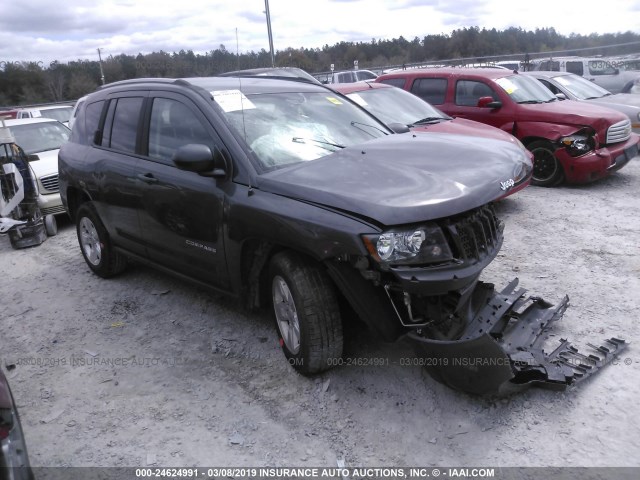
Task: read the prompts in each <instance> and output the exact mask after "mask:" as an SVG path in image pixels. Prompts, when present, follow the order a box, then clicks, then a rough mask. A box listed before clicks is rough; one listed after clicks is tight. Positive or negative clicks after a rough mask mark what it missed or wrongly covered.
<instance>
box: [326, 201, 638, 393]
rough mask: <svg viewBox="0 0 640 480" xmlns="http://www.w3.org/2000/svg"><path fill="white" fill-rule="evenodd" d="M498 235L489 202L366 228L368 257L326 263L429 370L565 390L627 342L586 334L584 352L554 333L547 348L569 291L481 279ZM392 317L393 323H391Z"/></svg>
mask: <svg viewBox="0 0 640 480" xmlns="http://www.w3.org/2000/svg"><path fill="white" fill-rule="evenodd" d="M502 241H503V225H502V223H501V222H500V220H498V218H497V217H496V214H495V211H494V208H493V207H492V205H490V204H487V205H483V206H481V207H478V208H476V209H473V210H471V211H469V212H465V213H463V214H459V215H455V216H453V217H449V218H445V219H441V220H438V221H436V222H433V223H430V224H429V225H428V226H425V227H418V228H415V229H409V230H403V231H397V230H395V229H394V230H393V231H386V232H385V233H382V234H378V235H365V236H363V242H364V244H365V246H366V248H367V250H368V252H369V254H370V261H366V260H365V259H363V258H358V259H356V260H354V261H352V262H351V264H350V267H353V268H348V267H346V265H345V264H344V263H342V264H341V263H332V264H331V265H330V271H331V273H332V277H333V279H334V281H335V282H336V283H337V284H338V285H339V286H340V288H341V290H342V291H343V292H347V293H346V295H347V298H349V299H350V300H351V303H352V306H353V307H354V308H355V309H356V311H358V313H359V315H360V317H361V318H363V319H365V320H366V321H367V323H369V326H370V327H372V328H373V329H374V330H377V331H378V332H379V333H381V334H383V335H385V336H386V337H387V339H393V338H394V335H398V334H401V333H407V334H408V337H409V338H410V339H411V340H413V341H414V342H415V343H416V344H417V345H418V346H419V352H420V353H421V355H423V356H424V357H425V358H424V362H422V363H423V364H424V365H426V366H427V368H428V370H429V373H430V374H431V375H432V376H433V377H434V378H435V379H436V380H438V381H440V382H442V383H444V384H446V385H448V386H450V387H452V388H455V389H458V390H462V391H465V392H468V393H473V394H481V395H484V394H498V395H504V394H509V393H513V392H515V391H518V390H522V389H524V388H526V387H529V386H534V385H536V386H540V387H544V388H549V389H554V390H562V389H564V388H566V387H567V386H569V385H573V384H575V383H577V382H579V381H581V380H584V379H585V378H587V377H589V376H590V375H591V374H593V373H595V372H596V371H598V370H599V369H600V368H601V367H603V366H604V365H606V364H607V363H609V362H610V361H612V360H613V359H614V358H615V356H616V355H617V353H618V352H619V351H621V350H622V349H623V348H625V347H626V342H625V341H624V340H621V339H619V338H610V339H607V340H605V341H604V344H603V345H601V346H596V345H592V344H588V346H589V348H590V349H591V350H592V352H591V353H590V354H588V355H584V354H582V353H580V352H579V351H578V350H577V349H576V348H575V347H574V346H572V345H571V343H570V342H569V341H567V340H565V339H561V340H560V342H559V344H558V345H557V346H556V347H555V349H554V350H553V351H551V352H550V353H546V352H545V351H544V350H543V347H544V342H545V340H547V337H548V336H547V333H548V332H549V329H550V328H551V327H552V325H553V323H554V322H555V321H557V320H559V319H560V318H562V315H563V313H564V312H565V310H566V308H567V307H568V306H569V298H568V297H567V296H565V297H564V298H563V299H561V301H560V302H559V303H558V304H557V305H553V304H551V303H549V302H547V301H545V300H543V299H542V298H539V297H536V296H529V295H527V292H526V290H524V289H522V288H518V279H514V280H513V281H512V282H511V283H510V284H509V285H507V286H506V287H505V288H504V289H503V290H501V291H498V290H496V288H495V287H494V285H492V284H489V283H484V282H481V281H479V280H478V278H479V276H480V273H481V272H482V270H483V269H484V268H485V267H486V266H487V265H488V264H489V263H490V262H491V261H492V260H493V259H494V258H495V257H496V255H497V253H498V251H499V250H500V247H501V245H502ZM354 271H357V272H358V274H357V275H356V274H354V273H353V272H354ZM358 276H359V277H361V278H358ZM361 279H366V283H368V284H369V285H366V283H365V282H362V280H361ZM374 299H375V300H374ZM389 317H393V318H395V320H396V326H398V325H399V327H398V328H397V329H390V328H389V324H388V322H387V321H385V319H388V318H389Z"/></svg>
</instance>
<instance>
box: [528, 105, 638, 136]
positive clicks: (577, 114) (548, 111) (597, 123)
mask: <svg viewBox="0 0 640 480" xmlns="http://www.w3.org/2000/svg"><path fill="white" fill-rule="evenodd" d="M518 107H519V109H518V110H519V111H518V113H517V120H518V121H521V122H547V123H555V124H562V125H575V126H576V127H579V126H590V127H592V128H593V129H594V130H595V131H596V132H598V133H600V134H603V133H604V135H605V136H606V131H607V128H609V127H610V126H611V125H613V124H615V123H618V122H622V121H623V120H626V119H627V116H626V115H624V114H622V113H620V112H617V111H615V110H612V109H610V108H607V107H605V106H604V105H594V104H593V103H590V102H572V101H564V102H561V101H555V102H551V103H538V104H533V105H528V104H521V105H518Z"/></svg>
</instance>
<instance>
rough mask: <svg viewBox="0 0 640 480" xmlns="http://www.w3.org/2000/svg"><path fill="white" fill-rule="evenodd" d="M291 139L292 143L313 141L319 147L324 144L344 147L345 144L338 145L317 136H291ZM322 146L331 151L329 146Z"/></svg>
mask: <svg viewBox="0 0 640 480" xmlns="http://www.w3.org/2000/svg"><path fill="white" fill-rule="evenodd" d="M291 141H292V142H294V143H307V142H313V143H317V144H319V145H320V146H321V147H324V145H329V146H331V147H336V148H346V145H340V144H338V143H331V142H327V141H326V140H319V139H317V138H306V137H293V138H292V139H291ZM324 148H326V149H327V150H331V151H333V150H332V149H331V148H327V147H324Z"/></svg>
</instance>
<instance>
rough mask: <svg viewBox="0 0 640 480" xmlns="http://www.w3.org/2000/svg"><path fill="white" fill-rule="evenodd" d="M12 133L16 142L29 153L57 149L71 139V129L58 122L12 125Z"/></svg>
mask: <svg viewBox="0 0 640 480" xmlns="http://www.w3.org/2000/svg"><path fill="white" fill-rule="evenodd" d="M9 129H10V130H11V133H13V136H14V137H15V138H16V143H17V144H18V145H19V146H20V147H22V150H24V152H25V153H26V154H27V155H30V154H32V153H39V152H44V151H46V150H55V149H58V148H60V147H61V146H62V144H63V143H66V142H67V140H69V132H70V130H69V129H68V128H67V127H65V126H64V125H62V124H61V123H58V122H40V123H26V124H23V125H11V126H10V127H9Z"/></svg>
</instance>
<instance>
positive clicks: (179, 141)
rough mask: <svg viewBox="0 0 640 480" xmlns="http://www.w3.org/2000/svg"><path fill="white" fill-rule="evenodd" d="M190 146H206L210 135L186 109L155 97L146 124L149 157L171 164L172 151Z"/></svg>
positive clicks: (209, 144) (211, 145)
mask: <svg viewBox="0 0 640 480" xmlns="http://www.w3.org/2000/svg"><path fill="white" fill-rule="evenodd" d="M190 143H199V144H204V145H207V146H209V147H213V144H214V142H213V139H212V137H211V134H210V133H209V132H208V131H207V129H206V128H205V127H204V126H203V125H202V123H201V122H200V120H199V119H198V117H197V116H196V114H195V113H194V112H193V111H191V109H189V107H187V106H186V105H185V104H183V103H181V102H179V101H177V100H173V99H169V98H155V99H154V100H153V105H152V107H151V120H150V124H149V150H148V151H149V157H151V158H153V159H155V160H160V161H162V162H164V163H171V158H172V157H173V154H174V152H175V151H176V150H177V149H178V148H179V147H181V146H183V145H188V144H190Z"/></svg>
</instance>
